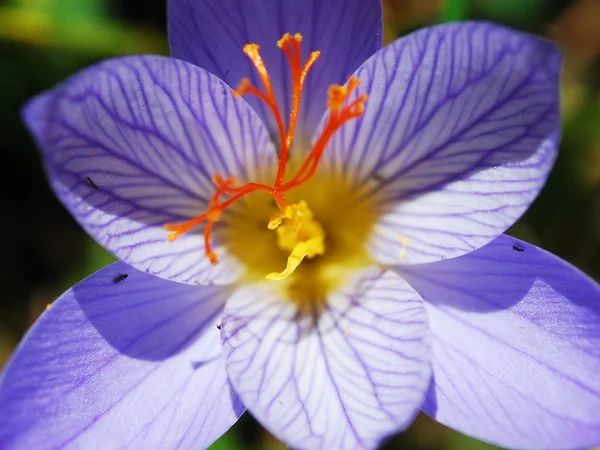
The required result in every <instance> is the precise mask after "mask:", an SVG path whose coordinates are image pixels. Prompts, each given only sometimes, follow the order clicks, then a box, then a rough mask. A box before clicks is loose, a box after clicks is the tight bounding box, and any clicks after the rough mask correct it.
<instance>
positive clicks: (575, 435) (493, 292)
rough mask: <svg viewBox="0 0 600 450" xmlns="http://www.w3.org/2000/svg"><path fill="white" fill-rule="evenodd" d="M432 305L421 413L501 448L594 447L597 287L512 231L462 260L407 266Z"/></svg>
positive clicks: (598, 431)
mask: <svg viewBox="0 0 600 450" xmlns="http://www.w3.org/2000/svg"><path fill="white" fill-rule="evenodd" d="M401 275H402V276H404V277H405V278H406V279H407V280H408V281H409V282H410V283H411V285H412V286H413V287H414V288H415V289H416V290H417V291H418V292H419V293H420V294H421V295H422V296H423V298H424V299H425V300H426V301H427V302H428V303H427V310H428V312H429V320H430V326H431V330H432V333H433V335H434V341H433V353H434V362H433V373H434V380H435V383H434V384H433V385H432V388H431V391H430V393H429V395H428V400H427V402H426V405H425V408H424V409H425V411H426V412H427V413H428V414H430V415H432V416H433V417H435V418H436V419H437V420H439V421H440V422H442V423H443V424H445V425H448V426H450V427H452V428H455V429H457V430H459V431H461V432H463V433H467V434H470V435H472V436H475V437H477V438H479V439H483V440H486V441H491V442H493V443H496V444H498V445H501V446H503V447H510V448H531V449H548V448H552V449H572V448H589V447H593V446H595V445H598V444H600V377H599V376H598V374H599V373H600V289H599V287H598V285H597V284H596V283H595V282H594V281H592V280H591V279H589V278H588V277H586V276H585V275H584V274H582V273H581V272H580V271H578V270H577V269H575V268H574V267H572V266H571V265H569V264H567V263H565V262H564V261H562V260H561V259H559V258H557V257H556V256H554V255H552V254H550V253H547V252H545V251H544V250H541V249H539V248H537V247H535V246H533V245H530V244H527V243H524V242H521V241H519V240H517V239H514V238H512V237H509V236H500V237H499V238H497V239H496V240H494V241H492V242H491V243H490V244H488V245H487V246H485V247H483V248H481V249H479V250H477V251H475V252H473V253H470V254H468V255H465V256H461V257H460V258H456V259H452V260H447V261H440V262H436V263H432V264H426V265H422V266H403V268H402V272H401Z"/></svg>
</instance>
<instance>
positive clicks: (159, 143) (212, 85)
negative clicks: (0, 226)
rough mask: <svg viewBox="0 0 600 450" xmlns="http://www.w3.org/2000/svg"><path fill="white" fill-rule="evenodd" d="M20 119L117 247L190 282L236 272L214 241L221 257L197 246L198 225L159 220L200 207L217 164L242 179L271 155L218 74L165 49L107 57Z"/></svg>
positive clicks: (82, 214) (63, 189)
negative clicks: (214, 260) (173, 236)
mask: <svg viewBox="0 0 600 450" xmlns="http://www.w3.org/2000/svg"><path fill="white" fill-rule="evenodd" d="M24 119H25V122H26V123H27V125H28V127H29V129H30V130H31V132H32V134H33V135H34V136H35V138H36V140H37V142H38V144H39V145H40V147H41V149H42V152H43V155H44V161H45V164H46V168H47V172H48V174H49V177H50V181H51V183H52V186H53V188H54V190H55V191H56V193H57V195H58V196H59V198H60V199H61V201H62V202H63V203H64V204H65V206H66V207H67V208H68V209H69V211H70V212H71V213H72V214H73V215H74V216H75V218H76V219H77V220H78V221H79V222H80V223H81V224H82V225H83V227H84V228H85V229H86V231H88V233H90V234H91V235H92V236H93V237H94V238H95V239H96V240H98V242H100V243H101V244H102V245H104V246H105V247H106V248H107V249H109V250H111V251H112V252H113V253H115V255H116V256H117V257H119V258H120V259H122V260H124V261H125V262H127V263H128V264H131V265H132V266H134V267H135V268H137V269H139V270H142V271H146V272H149V273H152V274H155V275H158V276H160V277H163V278H168V279H173V280H177V281H180V282H185V283H194V282H196V283H200V284H208V283H210V282H215V283H219V284H225V283H228V282H231V281H232V280H235V279H236V277H237V275H238V274H239V270H240V268H239V267H238V266H237V265H236V264H235V263H234V262H233V261H231V260H230V258H227V257H226V255H224V254H223V249H222V248H221V246H219V245H218V243H217V244H216V245H215V250H216V253H217V254H218V255H219V256H220V257H221V263H220V264H218V265H216V266H212V265H211V264H210V262H209V261H208V259H207V258H206V257H205V256H204V241H203V237H202V233H201V232H202V229H201V227H199V228H198V229H197V230H194V231H193V232H190V233H187V234H184V235H182V236H180V237H179V238H178V239H177V240H176V241H175V242H169V241H168V240H167V234H168V233H167V232H166V231H165V230H164V229H163V228H162V227H163V225H164V224H166V223H173V222H175V223H177V222H182V221H187V220H189V219H190V218H192V217H195V216H197V215H199V214H201V213H202V212H204V211H205V210H206V208H207V201H208V200H209V199H210V197H211V195H212V194H213V192H214V190H215V186H214V185H213V183H212V181H211V179H212V176H213V174H214V173H215V172H218V173H220V174H221V175H223V176H224V177H229V176H235V177H237V179H238V181H239V182H240V183H244V182H245V181H247V180H253V181H256V178H257V173H258V172H259V169H260V168H259V163H260V166H261V168H262V169H265V168H266V167H269V166H270V165H271V164H275V152H274V149H273V147H272V145H271V144H270V141H269V136H268V133H267V131H266V129H265V128H264V126H263V125H262V124H261V123H260V119H258V117H257V116H256V114H255V113H254V111H252V109H251V108H249V107H248V105H247V104H246V103H245V102H244V101H242V100H239V99H234V98H232V95H231V90H230V89H229V87H228V86H226V85H225V84H224V83H223V82H222V81H220V80H219V79H217V78H216V77H214V76H213V75H211V74H209V73H207V72H206V71H204V70H202V69H200V68H198V67H195V66H193V65H191V64H188V63H186V62H183V61H177V60H174V59H170V58H163V57H159V56H145V57H139V56H135V57H127V58H121V59H116V60H110V61H106V62H104V63H101V64H98V65H96V66H94V67H92V68H90V69H87V70H85V71H83V72H82V73H80V74H78V75H76V76H75V77H73V78H71V79H70V80H68V81H67V82H66V83H64V84H63V85H62V86H60V87H58V88H56V89H55V90H53V91H50V92H46V93H44V94H42V95H41V96H40V97H38V98H36V99H34V100H33V101H32V102H31V103H29V104H28V105H27V107H26V108H25V110H24ZM216 234H217V236H218V231H217V233H216Z"/></svg>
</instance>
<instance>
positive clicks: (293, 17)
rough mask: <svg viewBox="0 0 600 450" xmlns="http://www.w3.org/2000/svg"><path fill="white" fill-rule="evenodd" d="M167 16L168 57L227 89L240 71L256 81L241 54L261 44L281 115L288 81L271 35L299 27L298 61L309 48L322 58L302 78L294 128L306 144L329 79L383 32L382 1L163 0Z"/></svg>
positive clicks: (341, 75) (347, 70)
mask: <svg viewBox="0 0 600 450" xmlns="http://www.w3.org/2000/svg"><path fill="white" fill-rule="evenodd" d="M168 18H169V42H170V44H171V53H172V54H173V56H174V57H175V58H179V59H183V60H184V61H189V62H191V63H194V64H197V65H199V66H200V67H203V68H204V69H206V70H208V71H209V72H212V73H214V74H215V75H217V76H218V77H220V78H221V79H222V80H224V81H225V82H226V83H228V84H229V85H230V86H231V87H233V88H235V87H237V86H238V84H239V83H240V81H241V80H242V78H249V79H250V80H251V81H252V82H253V84H254V85H255V86H257V87H261V88H262V84H261V82H260V79H259V78H258V77H257V76H256V70H255V69H254V67H253V66H252V65H251V64H250V62H249V60H248V58H247V57H246V56H245V55H244V54H243V53H242V48H243V47H244V45H246V44H248V43H256V44H259V45H260V51H261V54H262V57H263V60H264V61H265V64H266V67H267V69H268V71H269V75H270V77H271V80H272V82H273V88H274V92H275V94H276V97H277V100H278V104H279V106H280V109H281V110H282V111H281V112H282V116H283V118H284V120H285V119H287V118H288V117H289V113H290V107H291V96H292V83H291V77H290V74H289V65H288V62H287V59H286V58H285V56H284V54H283V53H282V51H281V50H280V49H279V48H277V41H278V40H279V39H280V38H281V37H282V36H283V34H284V33H292V34H294V33H302V35H303V40H302V56H303V61H304V60H305V59H306V58H307V57H308V55H309V53H310V52H312V51H314V50H319V51H321V58H320V59H319V60H318V61H317V62H316V64H315V65H314V66H313V68H312V69H311V71H310V73H309V75H308V77H307V79H306V84H305V89H304V96H303V99H302V102H303V104H302V106H301V111H300V114H299V120H298V126H297V128H296V136H297V142H298V141H300V142H301V143H308V140H309V139H310V137H311V135H312V133H313V131H314V128H315V127H316V125H317V124H318V122H319V119H320V118H321V116H322V115H323V113H324V112H325V104H326V100H327V88H328V87H329V85H330V84H332V83H338V84H341V83H344V82H345V81H346V80H347V79H348V77H349V76H350V75H351V74H352V72H354V71H355V70H356V69H357V68H358V67H359V66H360V65H361V64H362V63H363V62H364V61H365V60H366V59H367V58H369V57H370V56H371V55H372V54H373V53H375V52H376V51H377V50H379V49H380V48H381V41H382V35H383V33H382V11H381V0H302V1H298V0H228V1H215V0H169V3H168ZM247 100H248V101H249V102H250V104H251V105H252V106H253V107H254V108H255V109H256V111H257V112H258V113H259V115H260V116H261V118H262V119H263V121H264V122H265V123H266V124H268V126H269V130H270V131H271V134H272V135H273V136H274V137H275V136H279V135H278V133H277V128H276V126H275V122H274V120H273V117H272V114H271V113H270V112H269V110H268V109H267V108H266V107H265V105H264V104H263V103H261V102H259V101H257V100H256V99H254V98H252V97H247ZM302 147H303V146H302V145H300V146H298V148H299V149H301V148H302Z"/></svg>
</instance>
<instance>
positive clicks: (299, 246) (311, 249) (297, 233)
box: [266, 201, 325, 280]
mask: <svg viewBox="0 0 600 450" xmlns="http://www.w3.org/2000/svg"><path fill="white" fill-rule="evenodd" d="M284 219H286V223H285V224H284V225H283V226H280V225H281V224H282V222H283V220H284ZM268 227H269V229H271V230H273V229H276V231H277V246H278V247H279V248H281V249H282V250H289V251H291V253H290V256H289V257H288V260H287V266H286V268H285V270H284V271H283V272H280V273H277V272H273V273H270V274H268V275H267V277H266V278H267V280H283V279H284V278H287V277H288V276H290V275H291V274H292V273H293V272H294V270H296V268H297V267H298V266H299V265H300V263H301V262H302V260H303V259H304V258H314V257H315V256H317V255H322V254H323V253H324V252H325V232H324V231H323V227H321V225H320V224H319V222H317V221H316V220H314V219H313V213H312V211H311V210H310V209H308V205H307V204H306V202H305V201H300V202H298V203H296V204H293V205H290V206H288V207H287V208H285V210H284V211H281V212H280V213H278V214H276V215H275V216H273V217H272V218H271V220H270V221H269V225H268Z"/></svg>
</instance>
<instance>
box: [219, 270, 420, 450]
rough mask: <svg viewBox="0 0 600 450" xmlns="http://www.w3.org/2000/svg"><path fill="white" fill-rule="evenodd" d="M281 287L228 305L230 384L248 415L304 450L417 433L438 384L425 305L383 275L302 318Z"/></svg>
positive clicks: (352, 286) (356, 282)
mask: <svg viewBox="0 0 600 450" xmlns="http://www.w3.org/2000/svg"><path fill="white" fill-rule="evenodd" d="M280 292H281V291H280V289H279V288H278V286H277V284H276V283H269V284H265V285H261V286H248V287H244V288H241V289H239V290H238V291H237V292H236V293H234V294H233V295H232V297H231V298H230V299H229V300H228V302H227V305H226V309H225V312H224V317H223V325H222V331H221V333H222V337H223V340H224V347H223V348H224V354H225V357H226V361H227V362H226V366H227V371H228V373H229V377H230V380H231V382H232V384H233V386H234V387H235V389H236V391H237V392H238V394H239V395H240V398H241V399H242V401H243V402H244V404H245V405H246V406H247V407H248V409H249V411H251V412H252V414H253V415H254V416H255V417H256V418H257V419H258V420H259V421H260V422H261V423H262V424H263V425H264V426H265V427H266V428H267V429H268V430H270V431H271V432H272V433H273V434H274V435H275V436H277V437H278V438H279V439H281V440H282V441H284V442H285V443H287V444H288V445H290V446H291V447H295V448H329V449H355V448H374V447H376V446H377V444H378V443H379V442H380V441H381V439H382V438H384V437H385V436H387V435H389V434H391V433H393V432H395V431H398V430H401V429H403V428H405V427H406V426H408V425H409V424H410V422H411V421H412V420H413V418H414V416H415V414H416V413H417V411H418V409H419V408H420V406H421V404H422V402H423V397H424V395H425V391H426V390H427V386H428V385H429V381H430V360H429V351H430V349H429V339H428V328H427V317H426V314H425V310H424V306H423V304H422V300H421V298H420V297H419V296H418V295H417V294H416V292H415V291H414V290H413V289H411V288H410V286H408V284H407V283H406V282H404V281H402V280H401V279H400V278H399V277H398V276H397V275H395V274H393V273H392V272H381V270H380V269H378V268H374V269H372V270H367V271H365V272H364V273H361V274H360V276H357V277H356V278H355V279H353V280H352V281H351V282H349V283H347V284H346V285H345V286H344V288H343V289H342V290H340V291H338V292H337V293H335V294H333V295H332V296H330V297H329V299H328V303H327V305H326V307H325V309H324V310H323V311H322V312H321V313H320V314H319V313H318V312H317V311H305V314H302V313H300V312H299V311H298V310H297V308H296V307H295V306H294V305H293V304H292V303H291V302H289V301H288V300H285V299H283V298H282V297H281V295H280Z"/></svg>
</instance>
